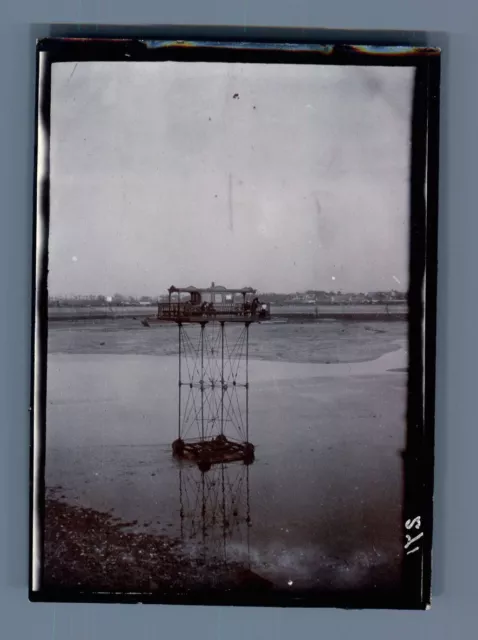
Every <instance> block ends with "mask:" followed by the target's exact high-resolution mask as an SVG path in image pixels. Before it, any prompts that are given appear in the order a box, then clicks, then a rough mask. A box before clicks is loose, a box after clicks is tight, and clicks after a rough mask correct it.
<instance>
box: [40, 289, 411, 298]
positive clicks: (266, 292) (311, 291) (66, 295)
mask: <svg viewBox="0 0 478 640" xmlns="http://www.w3.org/2000/svg"><path fill="white" fill-rule="evenodd" d="M256 291H257V293H260V294H263V295H279V296H292V295H307V294H314V293H315V294H317V293H327V294H331V295H332V294H339V295H365V296H366V295H370V294H373V293H392V292H395V293H402V294H406V293H407V291H408V289H395V288H392V289H372V290H369V291H366V290H362V291H351V290H345V289H305V290H302V291H274V290H266V289H256ZM165 295H168V294H167V291H166V292H164V293H160V294H151V293H142V294H126V293H118V292H116V293H114V294H112V295H111V294H108V295H107V294H104V293H55V294H49V295H48V297H49V298H64V299H68V298H115V297H120V298H124V299H126V300H127V299H128V298H134V299H140V298H159V297H162V296H165Z"/></svg>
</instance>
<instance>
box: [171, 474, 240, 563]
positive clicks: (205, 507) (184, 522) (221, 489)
mask: <svg viewBox="0 0 478 640" xmlns="http://www.w3.org/2000/svg"><path fill="white" fill-rule="evenodd" d="M178 466H179V500H180V519H181V522H180V527H181V539H182V541H183V544H184V547H185V549H187V550H188V551H189V552H190V553H191V555H192V556H195V557H196V558H197V559H198V560H200V561H201V564H203V565H204V566H211V567H215V568H217V569H219V570H222V571H224V572H229V570H235V569H237V567H238V566H239V565H240V566H241V567H242V568H247V569H248V570H250V530H251V527H252V520H251V511H250V487H249V466H248V465H245V464H242V463H229V464H225V463H222V464H218V465H213V466H212V467H211V469H210V470H209V471H208V472H206V473H202V472H201V471H200V470H199V469H198V468H197V467H196V466H195V465H189V464H185V463H180V464H179V465H178ZM233 549H234V550H239V549H240V550H241V551H235V552H234V551H233Z"/></svg>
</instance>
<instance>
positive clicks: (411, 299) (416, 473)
mask: <svg viewBox="0 0 478 640" xmlns="http://www.w3.org/2000/svg"><path fill="white" fill-rule="evenodd" d="M36 55H37V91H36V94H37V104H36V119H37V133H36V141H35V185H34V234H33V238H34V246H33V297H32V345H33V346H32V377H31V401H30V402H31V443H30V577H29V598H30V600H31V601H33V602H110V603H144V604H146V603H152V604H153V603H157V604H197V605H205V604H210V605H237V606H275V607H340V608H345V609H369V608H373V609H422V610H423V609H426V608H428V606H429V605H430V603H431V558H432V531H433V484H434V482H433V474H434V422H435V357H436V293H437V230H438V147H439V89H440V50H439V49H436V48H430V47H412V46H407V45H404V46H396V45H394V46H391V47H383V46H374V45H370V46H366V45H364V46H358V45H350V44H326V45H320V44H317V43H315V42H303V41H302V42H299V43H298V44H293V43H292V42H290V41H283V42H280V41H274V42H270V41H266V40H262V41H259V40H257V41H247V42H243V41H241V40H240V38H238V37H236V38H230V39H227V40H209V41H207V40H200V39H195V40H194V41H178V40H172V41H166V40H153V39H152V38H150V37H148V38H147V39H140V38H131V37H126V38H112V37H105V38H78V37H69V38H46V39H43V40H39V41H38V42H37V52H36ZM165 60H175V61H196V62H197V61H202V62H248V63H274V64H280V63H289V64H290V63H293V64H320V65H356V66H413V67H415V68H416V75H415V86H414V95H413V106H412V139H411V147H410V153H411V174H410V178H411V179H410V212H411V213H410V215H411V223H410V258H409V271H410V280H409V282H410V284H409V292H408V303H409V318H408V321H409V322H408V324H409V326H408V353H409V370H408V400H407V428H406V435H407V438H406V447H405V450H404V451H403V456H402V457H403V469H404V471H403V477H404V487H403V492H404V508H403V544H404V549H405V546H406V544H407V541H409V540H410V538H407V537H406V536H407V535H410V536H413V537H414V536H416V535H417V534H418V533H420V534H423V535H422V537H421V538H420V539H419V541H418V544H419V551H418V552H416V553H413V554H410V555H408V556H407V555H404V566H403V576H402V585H401V589H400V590H399V592H397V593H395V594H392V595H391V594H385V593H380V592H379V591H376V590H371V591H367V592H365V591H361V592H357V591H353V592H349V593H347V592H338V593H330V592H324V593H322V594H320V593H317V592H316V591H314V593H313V594H310V593H308V592H304V593H294V595H292V594H291V593H290V592H288V591H274V592H271V593H270V594H263V593H254V592H252V591H251V592H244V591H241V592H240V593H239V592H221V591H218V592H210V591H207V592H198V593H196V592H187V593H174V594H172V593H128V592H126V591H125V592H119V593H117V592H115V593H109V592H108V593H98V592H93V591H90V592H89V591H86V590H84V589H74V588H72V589H65V588H63V587H61V588H54V589H53V588H47V587H45V586H44V585H43V584H42V568H43V558H42V546H43V524H44V499H45V476H44V470H45V441H46V406H47V397H46V377H47V376H46V372H47V349H48V231H49V207H50V201H49V198H50V175H49V151H48V144H49V138H50V107H51V67H52V65H53V64H54V63H56V62H81V61H136V62H137V61H165ZM41 140H43V145H42V152H43V162H42V163H41V162H40V159H39V153H40V146H41ZM45 141H46V144H45ZM40 165H41V166H40ZM41 239H42V240H41ZM417 518H419V519H420V520H419V521H418V522H419V530H418V528H417V527H416V524H415V526H414V527H413V528H409V527H408V526H406V525H405V523H408V524H411V523H412V522H414V523H416V522H417V520H416V519H417ZM35 546H36V547H37V551H36V552H35ZM404 553H406V552H405V551H404ZM35 563H37V564H35ZM35 567H37V568H35Z"/></svg>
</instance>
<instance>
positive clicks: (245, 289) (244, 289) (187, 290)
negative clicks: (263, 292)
mask: <svg viewBox="0 0 478 640" xmlns="http://www.w3.org/2000/svg"><path fill="white" fill-rule="evenodd" d="M168 291H169V293H193V292H195V291H196V292H198V293H243V294H244V293H256V289H253V288H252V287H242V288H240V289H229V288H227V287H223V286H221V285H215V286H214V287H205V288H200V287H193V286H189V287H175V286H174V285H172V286H170V287H169V289H168Z"/></svg>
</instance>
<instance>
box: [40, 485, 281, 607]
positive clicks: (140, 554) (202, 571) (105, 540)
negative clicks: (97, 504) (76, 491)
mask: <svg viewBox="0 0 478 640" xmlns="http://www.w3.org/2000/svg"><path fill="white" fill-rule="evenodd" d="M136 524H137V523H136V522H124V521H121V520H120V519H118V518H115V517H113V516H112V515H111V514H109V513H101V512H99V511H95V510H93V509H89V508H85V507H81V506H76V505H70V504H67V503H66V502H63V501H61V500H58V499H57V498H51V497H50V498H47V499H46V501H45V528H44V570H43V582H44V586H45V588H47V589H59V588H66V589H72V588H73V589H80V590H82V591H89V592H121V591H124V592H130V593H131V592H136V593H150V594H151V593H157V594H158V593H159V594H160V593H169V594H172V593H176V594H178V595H179V594H185V593H187V592H188V591H191V590H197V589H202V590H206V591H209V590H211V589H213V590H215V589H226V590H231V589H233V590H237V589H243V588H248V589H250V588H252V589H253V590H257V589H258V588H259V589H260V590H261V591H262V590H264V589H266V590H269V588H270V587H272V584H271V583H270V582H269V581H268V580H266V579H264V578H262V577H260V576H258V575H256V574H253V573H252V572H251V571H249V570H248V569H247V568H246V567H242V566H241V565H239V564H233V563H228V566H227V567H225V566H222V565H221V564H220V563H219V562H218V563H217V564H214V563H213V562H211V560H209V562H208V563H207V565H205V564H203V562H202V561H201V559H200V558H198V559H193V558H191V557H187V556H186V554H185V553H184V551H183V549H182V546H181V542H180V541H179V540H175V539H173V538H169V537H167V536H162V535H157V534H150V533H143V532H135V531H131V530H129V531H128V530H127V529H128V528H131V527H134V526H135V525H136Z"/></svg>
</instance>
